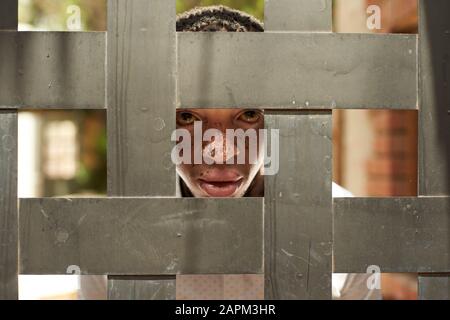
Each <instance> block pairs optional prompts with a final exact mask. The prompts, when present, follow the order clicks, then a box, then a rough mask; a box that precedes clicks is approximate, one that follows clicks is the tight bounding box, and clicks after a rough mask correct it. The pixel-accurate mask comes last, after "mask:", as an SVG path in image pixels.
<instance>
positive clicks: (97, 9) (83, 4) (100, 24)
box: [0, 0, 264, 31]
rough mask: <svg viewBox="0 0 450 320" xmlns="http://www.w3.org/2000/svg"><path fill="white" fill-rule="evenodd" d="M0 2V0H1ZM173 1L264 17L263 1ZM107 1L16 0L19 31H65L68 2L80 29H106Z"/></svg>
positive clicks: (180, 5)
mask: <svg viewBox="0 0 450 320" xmlns="http://www.w3.org/2000/svg"><path fill="white" fill-rule="evenodd" d="M0 1H1V0H0ZM166 1H176V8H177V13H181V12H184V11H187V10H189V9H192V8H194V7H196V6H210V5H219V4H222V5H226V6H228V7H230V8H234V9H238V10H242V11H244V12H247V13H248V14H251V15H253V16H254V17H256V18H258V19H259V20H261V21H263V20H264V0H166ZM106 3H107V1H106V0H19V22H20V24H21V28H22V30H42V31H47V30H48V31H66V30H67V19H68V18H69V16H70V12H67V9H68V7H69V6H70V5H77V6H79V7H80V9H81V23H82V28H81V30H83V31H105V30H106V14H107V12H106Z"/></svg>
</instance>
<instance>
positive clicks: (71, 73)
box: [0, 22, 417, 139]
mask: <svg viewBox="0 0 450 320" xmlns="http://www.w3.org/2000/svg"><path fill="white" fill-rule="evenodd" d="M123 23H125V22H123ZM144 29H147V32H148V33H150V31H148V30H151V29H150V28H144ZM139 30H140V29H139ZM142 33H143V32H141V31H140V32H137V33H134V34H135V37H137V39H140V38H139V37H140V36H142V35H141V34H142ZM165 36H166V38H164V37H163V35H162V34H160V36H159V37H158V38H155V37H154V38H151V39H152V41H155V43H159V42H158V41H164V39H166V40H171V41H172V40H174V39H173V37H174V36H170V35H168V34H166V35H165ZM104 37H105V36H104V34H103V33H52V32H51V33H39V32H35V33H20V34H15V33H9V32H5V33H0V47H2V48H3V49H2V51H1V52H0V57H2V59H1V60H0V66H1V68H0V70H2V71H1V72H0V77H2V78H4V79H8V80H5V81H4V82H3V81H2V82H3V83H5V86H2V87H1V89H0V93H1V95H0V96H1V97H2V98H1V99H0V106H2V107H4V108H16V107H30V108H32V107H40V108H48V107H58V108H99V107H100V108H102V107H104V65H105V58H104V55H103V52H102V47H103V46H104V41H105V39H104ZM170 37H172V38H170ZM71 39H72V40H71ZM114 39H119V40H120V39H121V41H117V42H115V41H110V46H112V47H111V48H110V50H109V55H110V56H109V61H110V63H109V65H110V66H111V69H110V70H109V71H108V72H109V74H110V77H109V81H110V83H109V86H110V90H109V92H110V96H109V107H111V108H113V109H114V110H115V111H114V112H115V113H116V114H117V115H116V116H119V114H118V112H125V111H124V108H125V107H124V104H125V103H126V104H127V106H128V108H129V109H126V110H130V111H129V114H128V117H132V119H134V118H139V119H141V120H139V119H138V120H139V121H141V122H145V123H146V124H148V130H151V129H152V128H153V130H156V131H158V130H157V129H159V128H161V127H162V126H163V125H165V127H164V129H166V130H167V126H169V125H170V124H171V123H172V121H171V120H170V119H168V118H167V117H166V115H165V114H161V113H160V112H156V111H155V109H154V108H155V107H154V105H155V103H156V102H157V103H158V105H163V106H169V105H173V103H174V102H173V101H172V100H170V101H164V100H169V98H170V97H172V93H173V92H175V91H174V90H175V89H174V81H175V80H174V79H175V67H168V66H169V65H170V63H169V62H170V61H172V60H171V59H174V50H175V48H174V47H175V44H173V46H174V47H173V48H167V47H164V46H161V45H159V46H157V47H158V50H157V51H158V52H153V53H152V56H150V55H147V56H146V58H143V59H137V58H136V57H135V56H134V54H133V55H130V54H127V52H128V51H122V50H120V45H122V46H127V45H128V44H127V43H128V42H127V41H131V40H130V39H128V38H126V37H122V38H120V37H119V38H114ZM126 39H128V40H126ZM178 39H179V47H178V52H179V59H178V60H179V61H178V63H179V73H180V74H179V90H178V91H179V92H178V95H179V101H178V107H211V108H219V107H236V106H239V107H253V108H268V107H270V108H289V109H314V108H319V109H335V108H369V109H373V108H392V109H415V108H417V92H416V88H417V54H416V42H417V37H416V36H414V35H369V34H367V35H356V34H325V33H320V34H306V33H248V34H245V33H234V34H223V33H210V34H208V33H206V34H199V33H178ZM149 41H150V40H149ZM119 42H120V43H121V44H118V43H119ZM114 43H116V45H117V46H116V47H114ZM132 43H134V44H135V45H136V46H137V48H134V51H130V52H135V51H136V50H139V48H140V50H141V51H142V50H143V51H146V52H150V51H151V50H150V47H151V43H152V42H151V41H150V42H145V41H141V40H134V41H132ZM145 43H147V44H145ZM173 43H175V41H174V42H173ZM21 46H23V49H21V50H18V47H21ZM6 48H9V49H6ZM122 48H123V47H122ZM130 49H131V48H130ZM164 50H167V52H166V51H164ZM234 52H242V54H240V55H235V54H232V53H234ZM262 52H264V54H261V53H262ZM116 54H117V56H116ZM158 54H161V55H165V57H166V59H165V60H164V61H165V62H164V63H165V68H163V65H164V63H161V64H160V65H155V63H156V62H155V63H150V62H151V61H157V59H156V56H157V55H158ZM47 55H50V57H53V58H50V59H47ZM147 59H148V60H147ZM65 61H71V63H70V64H69V63H65ZM114 61H116V62H114ZM128 61H130V64H128ZM287 62H291V63H287ZM262 66H265V67H264V68H262ZM114 68H116V69H114ZM122 68H123V69H122ZM156 70H158V72H159V73H160V74H159V75H160V77H161V79H165V80H164V81H162V82H161V83H160V82H158V85H157V86H146V85H145V84H149V83H154V81H152V80H151V79H152V78H151V77H150V76H149V74H153V75H154V76H155V78H156V77H157V76H156V74H157V73H158V72H155V71H156ZM150 71H151V72H150ZM129 72H131V73H129ZM36 74H40V77H36V76H35V75H36ZM127 74H128V76H127ZM243 74H245V75H246V76H245V77H243V76H242V75H243ZM116 75H117V77H118V78H117V79H116ZM141 78H142V79H141ZM10 79H15V80H14V81H11V80H10ZM139 79H140V80H142V81H140V80H139ZM19 80H20V81H19ZM81 80H83V81H81ZM116 81H117V82H116ZM164 83H165V84H166V85H164ZM125 84H126V85H125ZM122 85H123V86H122ZM49 86H50V87H49ZM149 88H154V89H152V90H155V91H156V92H152V90H150V89H149ZM138 91H146V92H147V96H146V97H145V98H146V99H144V96H141V98H139V99H137V98H133V99H131V98H130V97H137V96H138V95H136V94H137V93H138ZM163 92H165V93H166V95H165V98H163V97H162V96H163V95H162V93H163ZM152 93H153V94H152ZM157 93H158V95H156V94H157ZM149 96H151V97H153V100H149V98H148V97H149ZM127 97H128V98H127ZM150 101H152V102H150ZM152 104H153V107H152V108H150V107H149V106H150V105H152ZM116 105H117V107H115V106H116ZM131 105H133V108H132V107H131ZM120 106H121V107H120ZM131 110H133V111H131ZM167 110H170V107H167ZM113 116H114V115H111V116H110V117H111V118H112V117H113ZM133 117H134V118H133ZM111 121H112V122H113V123H112V124H110V125H111V126H112V127H117V128H119V127H120V128H121V129H122V131H123V130H125V131H126V130H130V129H129V126H127V125H126V122H125V123H116V124H114V121H113V120H111ZM123 121H125V120H123ZM127 121H131V120H130V119H129V118H128V120H127ZM164 129H163V130H161V131H164ZM156 136H158V135H156ZM124 139H125V138H124Z"/></svg>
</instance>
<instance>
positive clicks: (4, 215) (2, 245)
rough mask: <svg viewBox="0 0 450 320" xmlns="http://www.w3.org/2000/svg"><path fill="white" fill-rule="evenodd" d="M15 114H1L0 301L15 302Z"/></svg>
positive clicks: (16, 289)
mask: <svg viewBox="0 0 450 320" xmlns="http://www.w3.org/2000/svg"><path fill="white" fill-rule="evenodd" d="M17 223H18V221H17V112H16V111H5V110H0V261H1V263H0V300H4V299H8V300H9V299H11V300H15V299H17V298H18V288H17V286H18V279H17V271H18V265H17V260H18V258H17V256H18V241H17V239H18V238H17Z"/></svg>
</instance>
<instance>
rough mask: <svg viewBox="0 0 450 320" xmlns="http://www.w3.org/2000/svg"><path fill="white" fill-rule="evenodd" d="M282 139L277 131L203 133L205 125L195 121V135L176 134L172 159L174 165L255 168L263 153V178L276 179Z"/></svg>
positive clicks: (186, 133)
mask: <svg viewBox="0 0 450 320" xmlns="http://www.w3.org/2000/svg"><path fill="white" fill-rule="evenodd" d="M269 134H270V135H269ZM279 135H280V134H279V130H278V129H270V130H267V129H259V130H256V129H253V128H250V129H247V130H243V129H226V132H225V135H224V134H223V132H222V131H220V130H218V129H208V130H206V131H204V132H203V125H202V121H196V122H195V123H194V131H193V134H191V132H190V131H189V130H187V129H176V130H174V131H173V133H172V136H171V139H172V141H174V142H177V144H176V145H175V146H174V148H173V149H172V152H171V158H172V162H173V163H174V164H175V165H180V164H206V165H215V164H230V165H231V164H256V163H257V161H258V153H259V152H264V175H275V174H277V173H278V170H279ZM269 136H270V140H269V139H268V138H269ZM205 143H206V144H205ZM269 145H270V154H269V153H268V151H269ZM247 154H248V157H247Z"/></svg>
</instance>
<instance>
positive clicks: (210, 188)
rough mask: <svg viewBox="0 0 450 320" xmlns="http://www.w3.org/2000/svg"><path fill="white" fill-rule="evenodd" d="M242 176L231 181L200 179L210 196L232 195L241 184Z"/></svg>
mask: <svg viewBox="0 0 450 320" xmlns="http://www.w3.org/2000/svg"><path fill="white" fill-rule="evenodd" d="M242 180H243V179H242V178H239V179H236V180H229V181H217V180H204V179H199V182H200V188H202V190H203V191H205V192H206V193H207V194H208V195H209V196H210V197H217V198H219V197H231V196H233V194H234V193H236V190H237V189H238V188H239V187H240V186H241V183H242Z"/></svg>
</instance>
